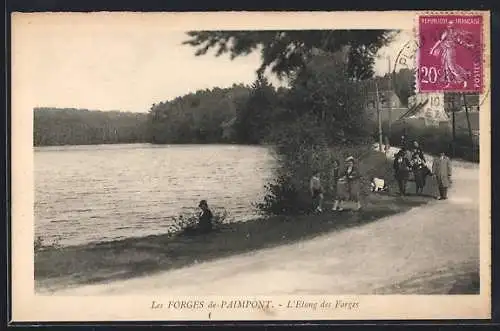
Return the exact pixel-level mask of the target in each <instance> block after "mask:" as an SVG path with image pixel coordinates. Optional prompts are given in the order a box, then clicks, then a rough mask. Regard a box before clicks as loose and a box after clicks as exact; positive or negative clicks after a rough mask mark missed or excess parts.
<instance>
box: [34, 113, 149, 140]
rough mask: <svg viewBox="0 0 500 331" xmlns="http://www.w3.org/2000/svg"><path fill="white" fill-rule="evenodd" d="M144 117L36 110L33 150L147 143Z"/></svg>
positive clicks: (139, 115)
mask: <svg viewBox="0 0 500 331" xmlns="http://www.w3.org/2000/svg"><path fill="white" fill-rule="evenodd" d="M147 119H148V116H147V114H145V113H142V114H141V113H126V112H119V111H106V112H105V111H97V110H87V109H73V108H64V109H58V108H35V109H34V127H33V144H34V146H54V145H95V144H114V143H124V144H125V143H141V142H147V141H148V137H147Z"/></svg>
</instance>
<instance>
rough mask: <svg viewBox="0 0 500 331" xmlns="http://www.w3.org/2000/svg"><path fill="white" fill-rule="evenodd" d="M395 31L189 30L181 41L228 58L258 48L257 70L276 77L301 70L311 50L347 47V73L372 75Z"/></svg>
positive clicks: (199, 51)
mask: <svg viewBox="0 0 500 331" xmlns="http://www.w3.org/2000/svg"><path fill="white" fill-rule="evenodd" d="M395 34H396V31H391V30H287V31H191V32H188V36H189V37H190V39H189V40H187V41H185V42H184V44H187V45H191V46H193V47H195V48H197V49H196V52H195V54H196V55H197V56H199V55H205V54H207V52H208V51H209V50H212V49H214V50H215V51H216V53H215V55H216V56H220V55H222V54H226V53H229V54H230V57H231V59H234V58H236V57H238V56H245V55H248V54H250V53H252V52H255V51H260V54H261V66H260V67H259V68H258V69H257V70H258V72H259V73H262V72H264V71H265V70H266V69H270V70H271V72H273V73H274V74H276V75H277V76H278V77H279V78H284V77H289V76H290V75H291V74H293V73H294V72H296V71H301V70H302V69H303V68H304V67H305V65H306V63H307V61H308V60H309V59H310V57H311V56H312V55H313V50H314V49H320V50H323V51H326V52H330V53H336V52H338V51H341V50H343V49H344V48H345V47H346V46H347V47H348V58H349V67H348V73H349V74H350V76H351V77H352V78H356V79H365V78H369V77H371V76H372V75H373V65H374V56H375V54H376V53H377V51H378V50H379V49H380V48H381V47H382V46H385V45H387V44H388V43H389V42H390V41H391V40H392V38H393V37H394V35H395Z"/></svg>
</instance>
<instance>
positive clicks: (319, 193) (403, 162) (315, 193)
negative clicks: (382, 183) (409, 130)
mask: <svg viewBox="0 0 500 331" xmlns="http://www.w3.org/2000/svg"><path fill="white" fill-rule="evenodd" d="M345 164H346V166H345V169H343V170H341V168H340V164H339V161H338V160H335V161H334V162H333V164H332V169H331V171H332V173H331V174H330V178H331V181H330V187H329V189H330V193H331V196H332V198H333V207H332V210H334V211H342V210H343V209H344V208H343V202H345V201H348V200H351V201H354V202H355V203H356V208H355V210H359V209H361V201H360V185H361V181H360V174H359V171H358V168H357V167H356V166H355V160H354V157H352V156H349V157H348V158H347V159H346V160H345ZM393 168H394V175H395V178H396V181H397V183H398V187H399V193H400V194H401V195H403V196H404V195H406V194H407V192H406V187H407V183H408V181H410V180H411V178H412V177H413V181H414V182H415V187H416V189H415V190H416V192H415V193H416V194H417V195H422V194H423V191H424V188H425V185H426V183H427V177H429V176H434V177H435V179H436V183H437V186H438V190H439V193H438V196H437V199H438V200H446V199H447V198H448V188H449V187H450V185H451V161H450V159H449V158H448V157H447V156H446V155H445V153H444V152H442V153H440V155H439V157H437V158H434V160H433V162H432V170H431V169H430V168H429V167H428V166H427V160H426V159H425V156H424V152H423V151H422V149H421V148H420V145H419V143H418V142H417V141H414V142H413V143H412V145H411V146H408V145H407V143H406V141H404V144H403V145H402V146H401V149H400V150H399V151H398V152H397V153H396V154H395V156H394V163H393ZM379 180H380V179H379ZM310 193H311V197H312V201H313V209H314V211H315V212H322V211H323V202H324V194H325V190H324V186H323V185H322V180H321V175H320V172H319V171H315V172H314V174H313V176H312V177H311V180H310Z"/></svg>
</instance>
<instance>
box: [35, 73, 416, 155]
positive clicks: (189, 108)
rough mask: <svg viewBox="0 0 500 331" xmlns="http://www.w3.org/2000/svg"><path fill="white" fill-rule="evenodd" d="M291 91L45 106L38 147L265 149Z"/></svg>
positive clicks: (263, 84)
mask: <svg viewBox="0 0 500 331" xmlns="http://www.w3.org/2000/svg"><path fill="white" fill-rule="evenodd" d="M395 77H397V79H399V80H405V79H406V80H405V81H404V83H401V84H398V85H397V86H398V90H397V91H396V94H398V96H400V98H401V99H402V100H406V99H407V97H408V95H411V94H412V93H413V91H412V90H411V86H412V82H411V77H413V76H411V75H407V73H406V72H404V69H403V70H402V71H400V72H398V73H397V74H396V75H395ZM408 77H409V78H408ZM375 79H376V80H378V81H382V82H383V81H384V80H387V77H376V78H374V79H371V80H375ZM365 82H366V81H365ZM382 85H384V84H382ZM288 91H289V88H283V87H280V88H275V87H274V86H273V85H271V84H270V83H269V81H268V80H267V79H266V78H265V77H264V76H263V75H260V74H259V75H258V78H257V79H256V81H255V82H254V83H252V84H250V85H244V84H233V86H231V87H228V88H219V87H216V88H213V89H205V90H198V91H196V92H194V93H189V94H186V95H183V96H179V97H177V98H175V99H173V100H169V101H163V102H160V103H157V104H153V105H152V106H151V108H150V109H149V112H148V113H129V112H120V111H99V110H87V109H75V108H49V107H39V108H35V110H34V136H33V139H34V140H33V143H34V145H35V146H51V145H93V144H113V143H153V144H186V143H189V144H205V143H236V144H259V143H261V142H262V140H263V138H264V137H265V136H266V135H267V134H268V133H269V131H270V130H271V127H273V125H275V124H277V123H278V122H279V121H280V118H279V117H280V116H277V114H278V113H283V112H285V110H284V108H286V107H288V105H286V102H284V100H285V98H286V95H287V92H288ZM288 103H289V102H288Z"/></svg>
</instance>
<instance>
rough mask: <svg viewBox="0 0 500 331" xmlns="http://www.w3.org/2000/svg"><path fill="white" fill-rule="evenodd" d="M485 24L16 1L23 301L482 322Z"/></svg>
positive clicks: (15, 285) (18, 272)
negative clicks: (95, 8)
mask: <svg viewBox="0 0 500 331" xmlns="http://www.w3.org/2000/svg"><path fill="white" fill-rule="evenodd" d="M489 22H490V19H489V12H487V11H473V12H472V11H467V12H462V11H447V12H439V11H438V12H436V11H420V12H417V11H388V12H354V11H353V12H295V13H294V12H261V13H257V12H219V13H215V12H211V13H131V12H130V13H125V12H123V13H118V12H114V13H105V12H99V13H13V14H12V49H11V51H12V52H11V54H12V112H11V114H12V140H11V141H12V164H11V166H12V181H11V182H12V220H11V237H12V250H11V254H12V269H11V270H12V312H13V316H12V317H13V321H16V322H21V321H36V322H44V321H51V322H55V321H74V322H79V321H82V322H83V321H183V320H196V321H224V320H238V321H243V320H267V321H270V320H311V321H313V320H332V321H333V320H366V319H370V320H374V319H384V320H388V319H426V320H429V319H488V318H489V317H490V312H491V298H490V297H491V284H490V282H491V277H490V274H491V256H490V253H491V251H490V247H491V238H490V222H491V219H490V206H491V203H490V201H491V192H490V172H491V169H490V126H491V123H490V61H491V58H490V44H489V42H490V27H489Z"/></svg>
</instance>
